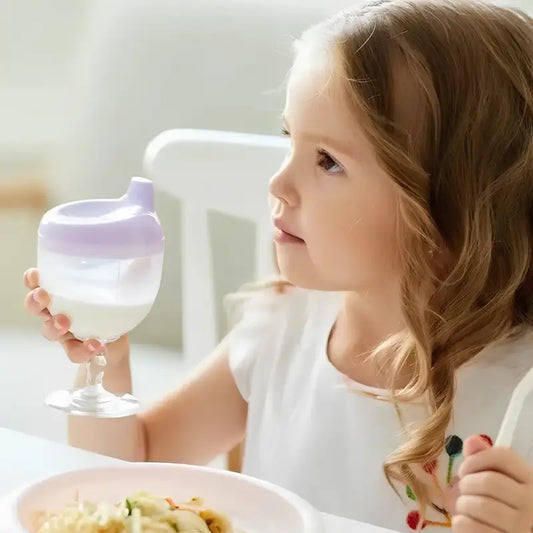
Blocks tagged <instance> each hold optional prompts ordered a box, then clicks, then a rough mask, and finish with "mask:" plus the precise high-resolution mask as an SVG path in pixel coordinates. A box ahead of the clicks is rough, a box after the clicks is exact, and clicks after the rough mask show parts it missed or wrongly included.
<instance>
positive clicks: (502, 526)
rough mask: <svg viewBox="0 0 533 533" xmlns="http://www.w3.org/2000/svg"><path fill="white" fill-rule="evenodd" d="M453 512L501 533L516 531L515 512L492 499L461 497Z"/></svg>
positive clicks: (513, 532)
mask: <svg viewBox="0 0 533 533" xmlns="http://www.w3.org/2000/svg"><path fill="white" fill-rule="evenodd" d="M455 512H456V513H457V514H458V515H462V516H467V517H468V518H471V519H472V520H475V521H476V522H479V523H480V524H483V525H485V526H489V527H492V528H494V529H495V530H496V531H501V532H502V533H515V532H516V531H517V530H516V526H517V524H516V521H517V514H516V511H515V510H514V509H511V508H510V507H509V506H507V505H505V504H503V503H501V502H499V501H496V500H493V499H492V498H484V497H483V496H470V495H465V496H463V495H461V496H459V498H458V500H457V503H456V504H455ZM454 531H455V529H454Z"/></svg>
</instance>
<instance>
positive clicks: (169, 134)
mask: <svg viewBox="0 0 533 533" xmlns="http://www.w3.org/2000/svg"><path fill="white" fill-rule="evenodd" d="M288 150H289V143H288V141H287V140H286V139H284V138H282V137H276V136H269V135H254V134H244V133H234V132H223V131H212V130H190V129H176V130H169V131H165V132H163V133H161V134H160V135H158V136H157V137H156V138H155V139H153V140H152V142H151V143H150V144H149V145H148V147H147V149H146V153H145V174H146V175H147V176H148V177H149V178H151V179H152V180H154V183H155V185H156V187H158V188H159V189H161V190H162V191H164V192H166V193H168V194H170V195H172V196H173V197H176V198H179V199H181V200H182V202H183V207H182V213H183V219H182V221H181V228H182V253H181V258H182V264H183V305H182V320H183V340H184V342H183V346H184V349H183V352H184V357H185V360H186V361H187V363H188V364H190V363H193V364H194V363H196V362H198V361H199V360H201V359H202V358H203V357H204V356H206V355H207V354H208V353H210V352H211V351H212V349H213V348H214V346H215V345H216V343H217V328H216V323H217V322H216V316H215V309H216V302H215V296H214V295H215V291H214V281H213V269H212V259H213V258H212V253H211V249H210V239H209V234H208V224H207V215H208V212H209V211H211V210H212V211H217V212H219V213H223V214H227V215H231V216H234V217H239V218H242V219H246V220H249V221H252V222H253V223H254V224H255V225H256V243H255V245H256V250H255V257H256V261H255V267H256V268H255V273H256V278H257V279H260V278H263V277H268V276H271V275H273V274H274V271H275V269H274V262H273V244H272V223H271V220H270V212H269V207H268V182H269V180H270V177H271V176H272V175H273V174H274V173H275V172H276V171H277V170H278V168H279V167H280V165H281V164H282V162H283V159H284V158H285V156H286V155H287V153H288ZM246 281H253V280H242V282H243V283H244V282H246Z"/></svg>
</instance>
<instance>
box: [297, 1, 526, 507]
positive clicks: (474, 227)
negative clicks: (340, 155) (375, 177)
mask: <svg viewBox="0 0 533 533" xmlns="http://www.w3.org/2000/svg"><path fill="white" fill-rule="evenodd" d="M306 47H307V48H309V47H311V49H312V50H317V53H319V52H320V51H323V50H327V51H328V53H329V54H330V57H331V58H332V61H331V63H332V65H333V67H332V68H333V70H332V72H333V74H332V77H334V78H335V79H338V80H340V82H341V83H340V85H341V86H342V90H343V92H344V94H345V96H346V97H347V99H348V102H349V103H350V106H351V108H352V109H353V111H354V116H356V117H357V120H359V121H360V122H361V121H362V125H363V127H364V129H365V131H366V133H367V135H368V136H369V138H370V139H371V140H372V141H373V144H374V145H375V149H376V151H377V154H378V157H379V159H380V161H381V163H382V165H383V167H384V168H385V169H386V170H387V171H388V173H389V174H390V176H391V178H392V180H394V182H395V183H396V184H397V186H398V189H399V191H400V200H399V214H400V220H401V224H400V229H399V232H400V235H399V239H400V240H399V242H400V250H401V258H400V260H401V268H402V276H403V281H402V306H403V312H404V315H405V318H406V321H407V329H406V330H405V331H404V332H401V333H400V334H399V335H397V336H395V337H394V338H392V339H389V340H388V341H386V342H385V343H384V344H383V345H381V346H380V347H378V348H377V349H376V351H375V352H374V354H373V355H374V356H379V357H381V359H380V360H381V361H382V362H385V361H386V362H387V364H388V368H390V369H392V372H391V374H390V382H389V387H390V389H391V391H393V396H392V401H393V402H394V403H395V404H396V405H397V406H398V405H400V404H401V403H402V402H410V401H412V400H414V399H417V398H419V397H421V396H422V395H427V397H428V399H429V407H430V415H429V417H428V418H427V420H425V422H424V423H423V425H421V426H420V427H418V428H417V429H415V430H413V431H411V432H409V434H408V436H407V438H406V441H405V443H404V444H403V445H401V446H400V447H399V448H398V449H397V450H396V451H395V452H394V453H392V455H390V456H389V457H388V458H387V459H386V461H385V462H384V471H385V474H386V476H387V479H388V481H389V483H390V484H391V486H392V487H393V488H395V485H394V483H393V481H394V480H398V481H401V482H404V483H408V484H409V485H410V486H411V488H412V489H413V490H414V492H415V494H416V495H417V499H418V501H419V505H420V507H421V509H422V512H424V509H425V507H426V506H427V504H428V503H429V502H430V498H429V493H428V492H427V488H426V486H425V485H424V483H422V482H421V481H420V480H419V479H417V478H416V476H415V475H414V470H413V465H421V466H423V465H425V464H429V463H431V461H432V460H434V459H435V458H436V457H438V456H439V455H440V453H441V452H442V450H443V447H444V444H445V431H446V428H447V426H448V424H449V423H450V420H451V417H452V405H453V399H454V392H455V391H454V388H455V384H454V375H455V372H456V370H457V369H458V368H459V367H460V366H461V365H464V364H465V363H466V362H468V361H470V360H471V359H472V358H473V357H474V356H476V355H477V354H478V353H479V352H480V351H481V350H482V349H483V348H485V347H487V346H488V345H490V344H492V343H495V342H497V341H500V340H503V339H506V338H509V337H511V336H513V335H517V334H518V333H519V332H520V331H521V330H523V329H524V328H525V327H527V326H531V325H533V272H532V255H533V243H532V241H533V23H532V19H531V18H530V17H529V16H528V15H526V14H525V13H523V12H521V11H519V10H513V9H507V8H502V7H497V6H495V5H492V4H489V3H483V2H477V1H466V0H465V1H454V0H410V1H409V0H389V1H386V0H378V1H372V2H370V3H367V4H364V5H363V7H361V6H357V7H355V8H353V9H351V10H347V11H344V12H341V13H339V14H337V15H335V16H334V17H332V18H331V19H329V20H327V21H325V22H322V23H320V24H319V25H317V26H314V27H312V28H310V29H309V30H307V31H306V32H305V33H304V34H303V36H302V38H301V39H300V40H299V41H298V43H297V46H296V50H297V52H299V51H301V49H302V48H306ZM406 97H407V99H409V100H411V101H412V102H416V105H415V106H414V107H415V108H416V109H415V110H414V111H413V112H412V113H406V111H405V105H404V99H406ZM409 115H410V116H409ZM384 358H385V359H384ZM406 368H409V369H410V370H412V375H413V377H412V379H411V381H410V382H409V383H408V384H407V386H403V387H401V386H400V374H401V373H402V371H405V369H406ZM395 490H397V489H396V488H395Z"/></svg>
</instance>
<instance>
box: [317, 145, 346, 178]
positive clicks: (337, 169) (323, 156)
mask: <svg viewBox="0 0 533 533" xmlns="http://www.w3.org/2000/svg"><path fill="white" fill-rule="evenodd" d="M317 156H318V161H317V164H318V166H320V167H322V168H323V169H324V170H325V171H326V172H329V173H331V174H340V173H342V172H343V168H342V167H341V166H340V165H339V164H338V163H337V161H335V159H333V158H332V157H331V156H330V155H329V154H328V153H327V152H326V151H324V150H318V152H317Z"/></svg>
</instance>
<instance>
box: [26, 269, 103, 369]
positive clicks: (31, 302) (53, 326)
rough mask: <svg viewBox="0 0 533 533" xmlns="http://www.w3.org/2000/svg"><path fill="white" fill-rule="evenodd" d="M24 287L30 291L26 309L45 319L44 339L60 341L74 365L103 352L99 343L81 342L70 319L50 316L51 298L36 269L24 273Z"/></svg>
mask: <svg viewBox="0 0 533 533" xmlns="http://www.w3.org/2000/svg"><path fill="white" fill-rule="evenodd" d="M24 285H25V286H26V287H27V288H28V289H29V290H30V292H29V293H28V294H27V296H26V300H25V302H24V307H25V308H26V310H27V311H28V312H29V313H31V314H32V315H35V316H39V317H41V318H42V319H43V326H42V335H43V337H45V338H46V339H48V340H49V341H58V342H59V343H60V344H61V345H62V346H63V348H64V349H65V352H66V354H67V356H68V357H69V359H70V360H71V361H72V362H74V363H82V362H84V361H87V360H89V359H90V358H91V357H92V356H93V355H95V354H97V353H100V352H101V345H100V343H99V342H98V341H96V340H89V341H86V342H81V341H79V340H77V339H76V338H75V337H74V335H72V333H70V331H69V328H70V320H69V319H68V317H66V316H64V315H55V316H52V315H51V314H50V311H49V310H48V305H49V304H50V296H49V295H48V293H47V292H46V291H45V290H44V289H43V288H42V287H39V272H38V271H37V269H36V268H30V269H29V270H27V271H26V272H25V273H24Z"/></svg>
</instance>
